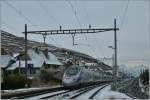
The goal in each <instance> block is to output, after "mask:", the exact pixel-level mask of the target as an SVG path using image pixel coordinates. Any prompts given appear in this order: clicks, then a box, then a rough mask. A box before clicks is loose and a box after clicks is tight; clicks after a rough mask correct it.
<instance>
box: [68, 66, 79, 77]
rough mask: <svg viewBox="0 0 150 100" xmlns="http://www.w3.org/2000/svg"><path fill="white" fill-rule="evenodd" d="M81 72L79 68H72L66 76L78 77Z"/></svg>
mask: <svg viewBox="0 0 150 100" xmlns="http://www.w3.org/2000/svg"><path fill="white" fill-rule="evenodd" d="M79 70H80V69H79V68H78V67H72V68H70V69H69V70H68V71H67V72H66V74H67V75H69V76H72V75H76V74H77V73H78V72H79Z"/></svg>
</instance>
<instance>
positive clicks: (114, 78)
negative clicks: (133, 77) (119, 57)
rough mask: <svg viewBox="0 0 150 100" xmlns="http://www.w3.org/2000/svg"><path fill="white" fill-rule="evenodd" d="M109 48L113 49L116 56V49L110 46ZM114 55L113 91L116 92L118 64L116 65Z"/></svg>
mask: <svg viewBox="0 0 150 100" xmlns="http://www.w3.org/2000/svg"><path fill="white" fill-rule="evenodd" d="M108 48H111V49H113V50H114V54H115V48H114V47H113V46H108ZM114 54H113V55H112V60H113V87H112V88H113V90H116V84H117V64H116V63H115V62H116V61H114V60H116V59H114Z"/></svg>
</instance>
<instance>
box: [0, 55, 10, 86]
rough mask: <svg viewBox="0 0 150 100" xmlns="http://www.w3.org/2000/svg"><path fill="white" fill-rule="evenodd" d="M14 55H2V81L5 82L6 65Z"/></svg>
mask: <svg viewBox="0 0 150 100" xmlns="http://www.w3.org/2000/svg"><path fill="white" fill-rule="evenodd" d="M11 58H12V56H10V55H8V54H7V55H0V67H1V83H2V82H3V78H4V73H5V67H6V66H7V64H8V62H9V61H10V60H11Z"/></svg>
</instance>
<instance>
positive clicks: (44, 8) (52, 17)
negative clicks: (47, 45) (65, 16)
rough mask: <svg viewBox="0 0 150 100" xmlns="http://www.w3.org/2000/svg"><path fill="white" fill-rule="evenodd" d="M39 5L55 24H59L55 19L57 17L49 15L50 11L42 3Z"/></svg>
mask: <svg viewBox="0 0 150 100" xmlns="http://www.w3.org/2000/svg"><path fill="white" fill-rule="evenodd" d="M38 3H39V5H40V7H41V8H42V9H43V10H44V12H45V13H46V14H47V16H49V18H50V19H52V20H53V21H54V22H56V23H57V20H56V19H55V17H54V16H52V15H50V14H49V11H48V10H47V9H46V7H45V6H44V5H43V4H42V3H41V1H38ZM58 24H59V23H58ZM59 26H61V25H60V24H59Z"/></svg>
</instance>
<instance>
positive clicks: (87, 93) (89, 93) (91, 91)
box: [77, 86, 103, 100]
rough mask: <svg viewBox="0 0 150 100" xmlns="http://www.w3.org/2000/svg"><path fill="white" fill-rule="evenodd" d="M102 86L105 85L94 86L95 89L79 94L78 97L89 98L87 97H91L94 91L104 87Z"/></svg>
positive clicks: (82, 99) (83, 99) (84, 99)
mask: <svg viewBox="0 0 150 100" xmlns="http://www.w3.org/2000/svg"><path fill="white" fill-rule="evenodd" d="M102 87H103V86H99V87H96V88H94V89H92V90H90V91H88V92H86V93H84V94H82V95H81V96H79V97H78V98H79V99H81V100H87V99H89V97H90V96H91V95H92V94H93V93H94V92H96V91H97V90H99V89H100V88H102ZM78 98H77V99H78Z"/></svg>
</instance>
